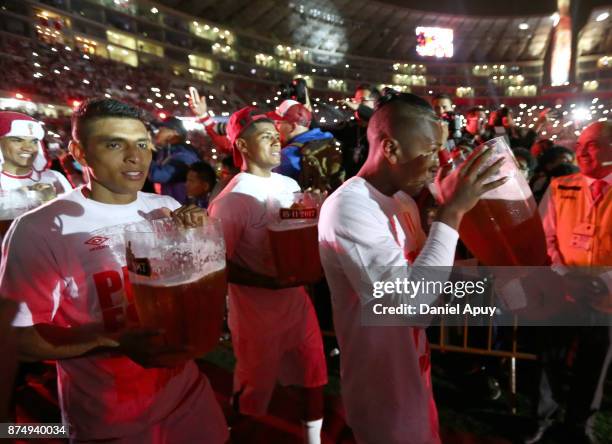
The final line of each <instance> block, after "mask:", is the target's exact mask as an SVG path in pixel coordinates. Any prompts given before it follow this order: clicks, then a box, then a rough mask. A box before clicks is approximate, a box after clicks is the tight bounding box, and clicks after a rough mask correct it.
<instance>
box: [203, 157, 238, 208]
mask: <svg viewBox="0 0 612 444" xmlns="http://www.w3.org/2000/svg"><path fill="white" fill-rule="evenodd" d="M239 172H240V168H238V167H237V166H236V165H235V164H234V156H233V155H231V154H230V155H229V156H225V157H224V158H223V159H222V160H221V171H219V180H218V181H217V185H215V188H214V189H213V190H212V192H211V193H210V196H209V199H208V200H209V202H210V201H212V200H213V199H214V198H215V197H217V195H218V194H219V193H220V192H221V191H223V188H225V186H226V185H227V184H228V183H229V182H230V180H232V178H233V177H234V176H235V175H236V174H238V173H239Z"/></svg>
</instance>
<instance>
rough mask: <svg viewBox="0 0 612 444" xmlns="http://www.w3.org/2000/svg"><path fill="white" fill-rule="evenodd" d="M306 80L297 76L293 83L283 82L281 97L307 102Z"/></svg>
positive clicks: (280, 87)
mask: <svg viewBox="0 0 612 444" xmlns="http://www.w3.org/2000/svg"><path fill="white" fill-rule="evenodd" d="M306 88H307V85H306V80H304V79H302V78H296V79H293V80H292V81H291V83H288V84H287V83H281V84H280V85H279V91H280V98H281V99H283V100H285V99H292V100H297V101H298V102H300V103H302V104H306Z"/></svg>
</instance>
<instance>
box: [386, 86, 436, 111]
mask: <svg viewBox="0 0 612 444" xmlns="http://www.w3.org/2000/svg"><path fill="white" fill-rule="evenodd" d="M395 102H400V103H403V104H406V105H410V106H413V107H418V108H423V111H427V112H430V113H433V112H434V109H433V107H432V106H431V104H430V103H429V102H428V101H427V100H425V99H424V98H422V97H420V96H417V95H416V94H411V93H400V92H397V91H395V90H388V91H387V94H385V95H384V96H382V97H381V98H380V99H378V103H376V109H377V110H379V109H380V108H382V107H383V106H385V105H387V104H389V103H395Z"/></svg>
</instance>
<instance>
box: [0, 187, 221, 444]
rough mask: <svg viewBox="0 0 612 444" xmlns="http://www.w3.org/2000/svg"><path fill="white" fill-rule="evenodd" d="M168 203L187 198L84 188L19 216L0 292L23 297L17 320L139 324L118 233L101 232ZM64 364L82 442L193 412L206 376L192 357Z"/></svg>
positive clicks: (61, 381)
mask: <svg viewBox="0 0 612 444" xmlns="http://www.w3.org/2000/svg"><path fill="white" fill-rule="evenodd" d="M162 207H167V208H169V209H170V210H175V209H176V208H178V207H179V203H178V202H176V201H175V200H174V199H172V198H170V197H167V196H158V195H155V194H148V193H138V198H137V199H136V200H135V201H134V202H132V203H130V204H127V205H109V204H104V203H100V202H96V201H93V200H91V199H87V198H85V196H84V195H83V192H82V188H77V189H75V190H73V191H72V192H70V193H68V194H65V195H63V196H60V197H58V198H57V199H55V200H53V201H51V202H49V203H47V204H45V205H43V206H41V207H39V208H37V209H35V210H33V211H31V212H29V213H26V214H25V215H23V216H21V217H20V218H18V219H16V221H15V223H14V224H13V225H12V226H11V228H10V230H9V232H8V233H7V236H6V238H5V242H4V245H3V257H2V268H1V269H0V294H2V295H3V296H6V297H9V298H12V299H16V300H19V301H21V303H20V308H19V312H18V314H17V316H16V319H15V321H14V325H15V326H23V327H26V326H32V325H35V324H40V323H50V324H53V325H56V326H60V327H77V326H84V325H88V326H91V328H92V330H103V331H105V332H114V331H117V330H119V329H122V328H123V327H125V325H126V323H127V322H129V321H135V318H134V315H135V307H134V304H133V301H132V300H131V296H130V295H126V294H125V292H124V279H125V277H126V275H127V267H126V266H125V263H120V262H119V260H118V259H116V258H115V256H114V255H113V254H112V252H111V249H110V248H109V243H110V242H111V241H112V239H111V235H104V234H100V233H104V232H105V230H106V231H112V230H109V228H110V227H113V226H116V225H120V224H126V223H133V222H139V221H142V220H145V219H157V218H159V217H161V216H162V213H161V210H160V209H161V208H162ZM57 369H58V389H59V398H60V405H61V409H62V415H63V419H64V421H65V422H67V423H68V424H69V425H70V427H71V434H72V438H76V439H80V440H97V439H100V440H105V439H112V438H117V437H129V436H134V435H139V434H142V433H144V432H145V431H146V430H148V429H151V427H152V426H153V424H156V423H160V422H162V421H163V420H165V418H167V417H170V416H171V415H172V414H173V412H175V411H177V410H178V409H179V406H180V405H186V406H188V408H193V404H194V402H193V401H191V400H190V399H189V397H190V394H191V393H192V391H195V390H196V387H197V386H198V384H200V385H201V382H202V377H201V376H200V373H199V371H198V369H197V367H196V366H195V364H194V362H193V361H190V362H188V363H187V364H185V365H184V366H181V367H177V368H173V369H144V368H142V367H141V366H139V365H138V364H136V363H134V362H133V361H131V360H130V359H129V358H127V357H125V356H121V355H116V354H114V355H111V354H95V355H91V356H84V357H77V358H72V359H65V360H58V361H57ZM204 381H206V379H205V378H204ZM206 384H208V381H206ZM201 390H202V389H197V391H198V393H200V392H201ZM208 392H210V389H208ZM210 393H212V392H210ZM211 398H212V396H211ZM200 404H201V403H200ZM190 405H191V406H192V407H189V406H190ZM216 408H217V409H218V406H217V407H216ZM203 420H205V418H201V421H203ZM201 421H200V423H201ZM225 432H227V430H226V429H225ZM212 442H222V441H214V440H212Z"/></svg>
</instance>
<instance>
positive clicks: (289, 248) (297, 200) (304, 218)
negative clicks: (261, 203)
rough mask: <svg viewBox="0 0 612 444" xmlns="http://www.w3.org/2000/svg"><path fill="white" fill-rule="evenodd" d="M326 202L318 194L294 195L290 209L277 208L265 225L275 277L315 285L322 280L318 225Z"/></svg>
mask: <svg viewBox="0 0 612 444" xmlns="http://www.w3.org/2000/svg"><path fill="white" fill-rule="evenodd" d="M324 198H325V195H324V194H321V193H318V192H298V193H293V202H292V204H291V205H290V206H288V207H287V206H286V205H285V206H280V207H278V208H277V213H276V214H275V217H274V218H273V220H272V221H271V222H270V223H269V224H268V236H269V239H270V249H271V251H272V256H273V258H274V264H275V266H276V271H277V276H278V277H279V278H280V279H282V280H284V281H296V282H300V283H315V282H318V281H319V280H320V279H321V278H322V276H323V268H322V267H321V258H320V257H319V240H318V229H317V223H318V221H319V209H320V208H321V205H322V203H323V199H324Z"/></svg>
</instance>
